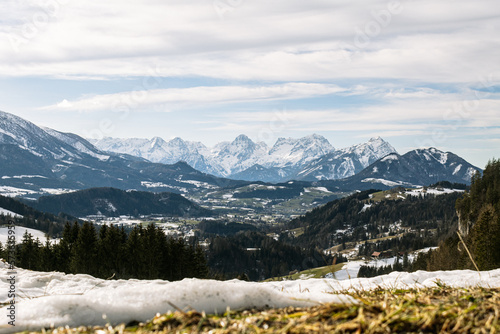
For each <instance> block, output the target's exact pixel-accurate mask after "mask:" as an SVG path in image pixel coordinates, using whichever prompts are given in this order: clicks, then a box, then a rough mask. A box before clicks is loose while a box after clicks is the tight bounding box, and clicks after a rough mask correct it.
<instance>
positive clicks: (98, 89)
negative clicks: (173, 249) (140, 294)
mask: <svg viewBox="0 0 500 334" xmlns="http://www.w3.org/2000/svg"><path fill="white" fill-rule="evenodd" d="M0 13H1V14H0V110H2V111H6V112H10V113H13V114H15V115H18V116H21V117H23V118H25V119H27V120H29V121H32V122H34V123H35V124H37V125H40V126H47V127H50V128H53V129H56V130H59V131H63V132H73V133H77V134H79V135H81V136H83V137H85V138H102V137H119V138H130V137H136V138H152V137H154V136H159V137H162V138H164V139H167V140H168V139H171V138H174V137H181V138H183V139H185V140H191V141H201V142H202V143H204V144H205V145H207V146H212V145H214V144H216V143H218V142H221V141H231V140H233V139H234V138H235V137H236V136H238V135H239V134H246V135H248V136H249V137H250V138H251V139H252V140H254V141H264V142H266V143H267V144H268V145H272V144H273V143H274V142H275V141H276V140H277V139H278V138H279V137H293V138H299V137H303V136H307V135H310V134H313V133H316V134H319V135H323V136H324V137H326V138H327V139H328V140H329V141H330V143H331V144H332V145H333V146H335V147H336V148H343V147H347V146H350V145H354V144H358V143H361V142H365V141H367V140H368V139H369V138H371V137H375V136H381V137H382V138H384V139H385V140H386V141H388V142H390V143H391V144H392V145H393V146H394V147H395V148H396V149H397V150H398V152H399V153H401V154H403V153H406V152H407V151H409V150H411V149H415V148H422V147H436V148H438V149H441V150H444V151H451V152H454V153H456V154H458V155H460V156H461V157H463V158H465V159H466V160H468V161H469V162H471V163H473V164H475V165H476V166H478V167H484V166H485V164H486V163H487V161H488V160H489V159H491V158H494V157H495V158H500V149H499V147H500V61H499V59H500V34H499V33H498V32H499V31H500V6H498V1H497V0H480V1H474V2H473V1H465V0H441V1H430V0H395V1H393V0H390V1H385V0H383V1H380V0H371V1H347V0H307V1H305V0H302V1H299V0H273V1H262V0H192V1H180V0H141V1H138V0H136V1H132V0H120V1H118V0H108V1H95V0H87V1H69V0H44V1H39V0H4V1H2V2H1V3H0Z"/></svg>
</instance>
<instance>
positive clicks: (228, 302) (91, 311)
mask: <svg viewBox="0 0 500 334" xmlns="http://www.w3.org/2000/svg"><path fill="white" fill-rule="evenodd" d="M7 269H8V268H7V265H6V264H5V263H3V262H0V291H8V289H9V287H10V283H9V282H7V277H8V276H7V275H8V274H7V272H8V270H7ZM16 271H17V274H16V291H17V293H18V297H17V298H18V299H17V300H16V304H15V305H16V327H15V331H22V330H36V329H40V328H42V327H51V326H63V325H69V326H79V325H105V324H106V323H110V324H112V325H114V324H118V323H128V322H130V321H133V320H136V321H146V320H148V319H151V318H153V317H154V315H155V314H156V313H164V312H168V311H173V310H175V309H176V308H181V309H186V310H188V309H195V310H197V311H199V312H201V311H205V312H207V313H223V312H225V311H226V309H227V307H229V308H230V309H232V310H239V309H249V308H266V307H286V306H311V305H315V304H317V303H324V302H337V303H351V302H353V303H354V302H356V301H355V300H354V299H353V298H351V297H348V296H345V295H342V294H332V293H331V292H337V293H338V292H342V291H346V290H349V289H374V288H379V287H382V288H422V287H432V286H436V283H437V282H440V284H446V285H449V286H452V287H476V286H483V287H500V269H497V270H492V271H489V272H481V273H480V274H479V273H478V272H475V271H470V270H460V271H438V272H425V271H417V272H414V273H401V272H394V273H391V274H389V275H383V276H378V277H373V278H359V279H350V280H344V281H339V280H336V279H306V280H297V281H280V282H266V283H256V282H244V281H238V280H232V281H214V280H200V279H185V280H182V281H178V282H167V281H162V280H151V281H146V280H143V281H141V280H102V279H97V278H94V277H92V276H89V275H66V274H63V273H57V272H51V273H45V272H34V271H29V270H23V269H17V270H16ZM8 301H9V300H8V299H7V296H6V294H0V303H5V302H8ZM0 313H1V314H6V313H7V310H6V307H3V308H2V309H1V310H0ZM2 325H3V324H0V332H2V333H8V332H13V331H14V330H13V328H12V327H9V326H4V327H2Z"/></svg>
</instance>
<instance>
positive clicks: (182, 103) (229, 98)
mask: <svg viewBox="0 0 500 334" xmlns="http://www.w3.org/2000/svg"><path fill="white" fill-rule="evenodd" d="M143 85H144V86H143V87H142V88H146V87H149V86H155V85H156V83H155V79H154V78H151V80H148V81H144V82H143ZM140 88H141V87H140ZM344 91H346V89H344V88H341V87H338V86H336V85H328V84H314V83H288V84H283V85H271V86H215V87H192V88H169V89H151V90H147V89H140V90H136V91H131V92H123V93H118V94H106V95H97V96H93V97H86V98H82V99H79V100H75V101H67V100H63V101H61V102H59V103H57V104H55V105H52V106H46V107H43V108H42V109H45V110H65V111H67V110H77V111H103V110H111V111H112V110H117V109H119V108H123V107H128V108H130V109H134V110H141V109H143V108H148V107H149V108H153V107H156V108H158V107H159V106H163V107H164V108H166V110H167V111H169V110H170V108H184V107H199V106H200V105H203V106H206V105H207V104H221V103H224V104H227V103H247V102H259V101H271V100H283V99H286V100H293V99H302V98H310V97H317V96H322V95H328V94H336V93H341V92H344Z"/></svg>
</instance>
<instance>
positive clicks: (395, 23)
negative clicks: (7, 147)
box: [0, 0, 500, 82]
mask: <svg viewBox="0 0 500 334" xmlns="http://www.w3.org/2000/svg"><path fill="white" fill-rule="evenodd" d="M52 1H53V2H54V3H57V2H58V1H60V2H61V3H65V4H64V5H60V6H59V8H58V9H57V10H52V11H50V10H49V11H48V10H47V9H46V8H44V7H40V6H37V5H36V3H35V2H34V1H32V2H31V5H29V6H24V7H22V6H20V5H18V6H17V7H20V8H18V10H17V11H16V10H14V11H12V10H11V11H6V12H3V13H4V16H5V22H7V24H1V25H0V27H1V28H0V35H1V37H3V38H1V39H0V40H2V41H3V44H1V45H0V46H1V47H0V50H1V51H0V61H1V63H2V65H0V70H1V71H0V72H1V73H3V76H33V75H34V76H49V77H61V76H64V77H70V76H75V77H78V78H81V77H86V78H93V77H95V78H99V79H100V78H103V77H104V78H114V77H126V76H147V75H148V71H150V69H151V68H152V67H154V68H160V69H161V75H162V76H165V77H169V76H192V75H196V76H205V77H212V78H222V79H237V80H275V81H315V80H339V79H343V78H355V79H366V78H390V79H405V80H416V81H419V82H472V81H474V80H477V77H478V75H486V74H488V73H491V72H498V71H499V70H500V64H499V63H498V61H497V59H498V58H499V57H500V49H499V48H495V47H491V46H493V45H498V44H499V43H500V37H499V35H498V34H497V31H496V29H494V27H495V24H496V23H497V21H498V15H499V14H500V9H498V6H496V1H493V0H485V1H482V2H481V3H471V2H470V1H465V0H460V1H452V0H443V1H440V2H439V3H435V2H432V1H429V0H423V1H419V2H413V1H401V6H400V8H399V9H398V10H397V11H393V12H392V13H391V12H390V5H389V4H390V3H388V2H387V1H381V0H378V1H372V2H370V5H363V6H360V5H359V4H356V3H346V2H342V1H331V2H330V1H320V0H311V1H308V2H307V3H303V2H300V1H285V0H276V1H273V2H272V3H269V2H265V1H258V0H256V1H240V2H234V1H222V0H221V2H222V3H224V4H226V7H225V8H226V9H227V8H228V10H226V11H225V12H224V15H223V16H222V17H221V15H220V10H219V11H218V10H217V7H216V6H214V4H215V3H216V2H213V1H194V2H190V3H189V5H188V4H186V3H185V2H181V1H168V2H161V1H152V0H150V1H145V2H140V3H139V2H136V1H131V0H129V1H117V0H112V1H106V2H101V3H98V2H68V1H61V0H52ZM24 3H27V4H30V3H29V2H24ZM47 11H48V13H49V14H47ZM18 12H21V13H23V15H24V18H25V20H22V21H20V20H16V17H17V15H18ZM52 12H53V13H54V14H50V13H52ZM44 14H45V15H46V16H47V22H46V23H43V24H42V23H40V24H38V26H37V24H36V22H37V19H36V18H37V17H38V20H40V18H41V17H44V16H43V15H44ZM37 15H38V16H37ZM384 15H386V16H384ZM387 15H388V16H387ZM30 24H31V25H32V26H34V28H35V29H34V30H33V29H32V30H33V32H32V33H31V34H29V33H28V32H29V31H30V29H27V27H29V25H30ZM13 37H15V38H17V41H18V45H17V49H18V50H17V52H16V50H14V48H13V47H12V43H9V41H10V42H12V38H13Z"/></svg>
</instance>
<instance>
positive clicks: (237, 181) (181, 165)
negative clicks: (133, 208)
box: [0, 111, 480, 198]
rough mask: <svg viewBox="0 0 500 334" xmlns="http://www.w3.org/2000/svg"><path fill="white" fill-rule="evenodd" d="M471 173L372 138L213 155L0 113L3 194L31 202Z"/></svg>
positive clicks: (347, 184) (336, 187) (233, 147)
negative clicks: (92, 138) (92, 191)
mask: <svg viewBox="0 0 500 334" xmlns="http://www.w3.org/2000/svg"><path fill="white" fill-rule="evenodd" d="M477 170H480V169H479V168H477V167H475V166H473V165H471V164H470V163H468V162H467V161H465V160H464V159H462V158H460V157H458V156H456V155H455V154H453V153H451V152H442V151H439V150H437V149H435V148H428V149H419V150H414V151H410V152H408V153H406V154H404V155H399V154H398V153H397V152H396V150H395V149H394V148H393V147H392V146H391V145H390V144H389V143H387V142H385V141H384V140H383V139H382V138H379V137H377V138H372V139H370V140H369V141H368V142H366V143H363V144H359V145H354V146H352V147H348V148H343V149H335V148H334V147H333V146H332V145H331V144H330V143H329V142H328V140H326V139H325V138H324V137H322V136H319V135H311V136H307V137H303V138H299V139H292V138H287V139H286V138H280V139H278V140H277V142H276V143H275V144H274V145H273V146H272V147H269V146H267V145H266V144H265V143H262V142H259V143H255V142H253V141H252V140H251V139H250V138H248V137H247V136H245V135H240V136H238V137H237V138H236V139H235V140H233V141H232V142H222V143H219V144H217V145H215V146H214V147H212V148H208V147H206V146H205V145H203V144H201V143H198V142H188V141H184V140H182V139H181V138H175V139H173V140H170V141H165V140H163V139H161V138H158V137H157V138H153V139H152V140H147V139H125V140H123V139H111V138H105V139H103V140H100V141H97V142H94V143H91V142H89V141H87V140H86V139H84V138H81V137H79V136H78V135H75V134H72V133H63V132H59V131H56V130H53V129H48V128H40V127H38V126H36V125H35V124H33V123H31V122H29V121H26V120H24V119H22V118H20V117H18V116H15V115H12V114H9V113H5V112H1V111H0V193H2V194H7V195H9V196H24V197H29V198H34V197H39V196H40V195H42V194H54V193H61V192H67V191H74V190H78V189H86V188H91V187H115V188H119V189H123V190H128V189H136V190H147V191H155V192H161V191H170V192H176V193H181V194H190V193H196V192H199V191H202V190H210V191H211V190H212V189H221V188H227V187H239V186H243V187H244V186H245V185H248V184H250V182H253V181H264V182H266V181H268V182H274V183H278V182H281V183H282V184H283V186H284V187H286V185H287V184H289V183H290V184H292V183H293V182H291V181H290V182H288V181H289V180H296V181H297V182H298V183H297V184H300V185H303V187H305V188H307V187H326V188H325V189H328V191H341V192H345V193H347V192H350V191H354V190H363V189H369V188H377V189H387V187H391V186H395V185H421V186H424V185H429V184H431V183H434V182H438V181H450V182H457V183H458V182H459V183H470V177H471V175H472V174H473V173H475V171H477ZM221 176H225V177H221ZM299 181H300V182H299ZM293 184H294V185H295V183H293ZM270 187H271V186H270ZM271 188H273V189H274V188H276V187H271ZM280 189H281V188H280ZM298 193H301V192H300V191H298Z"/></svg>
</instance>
